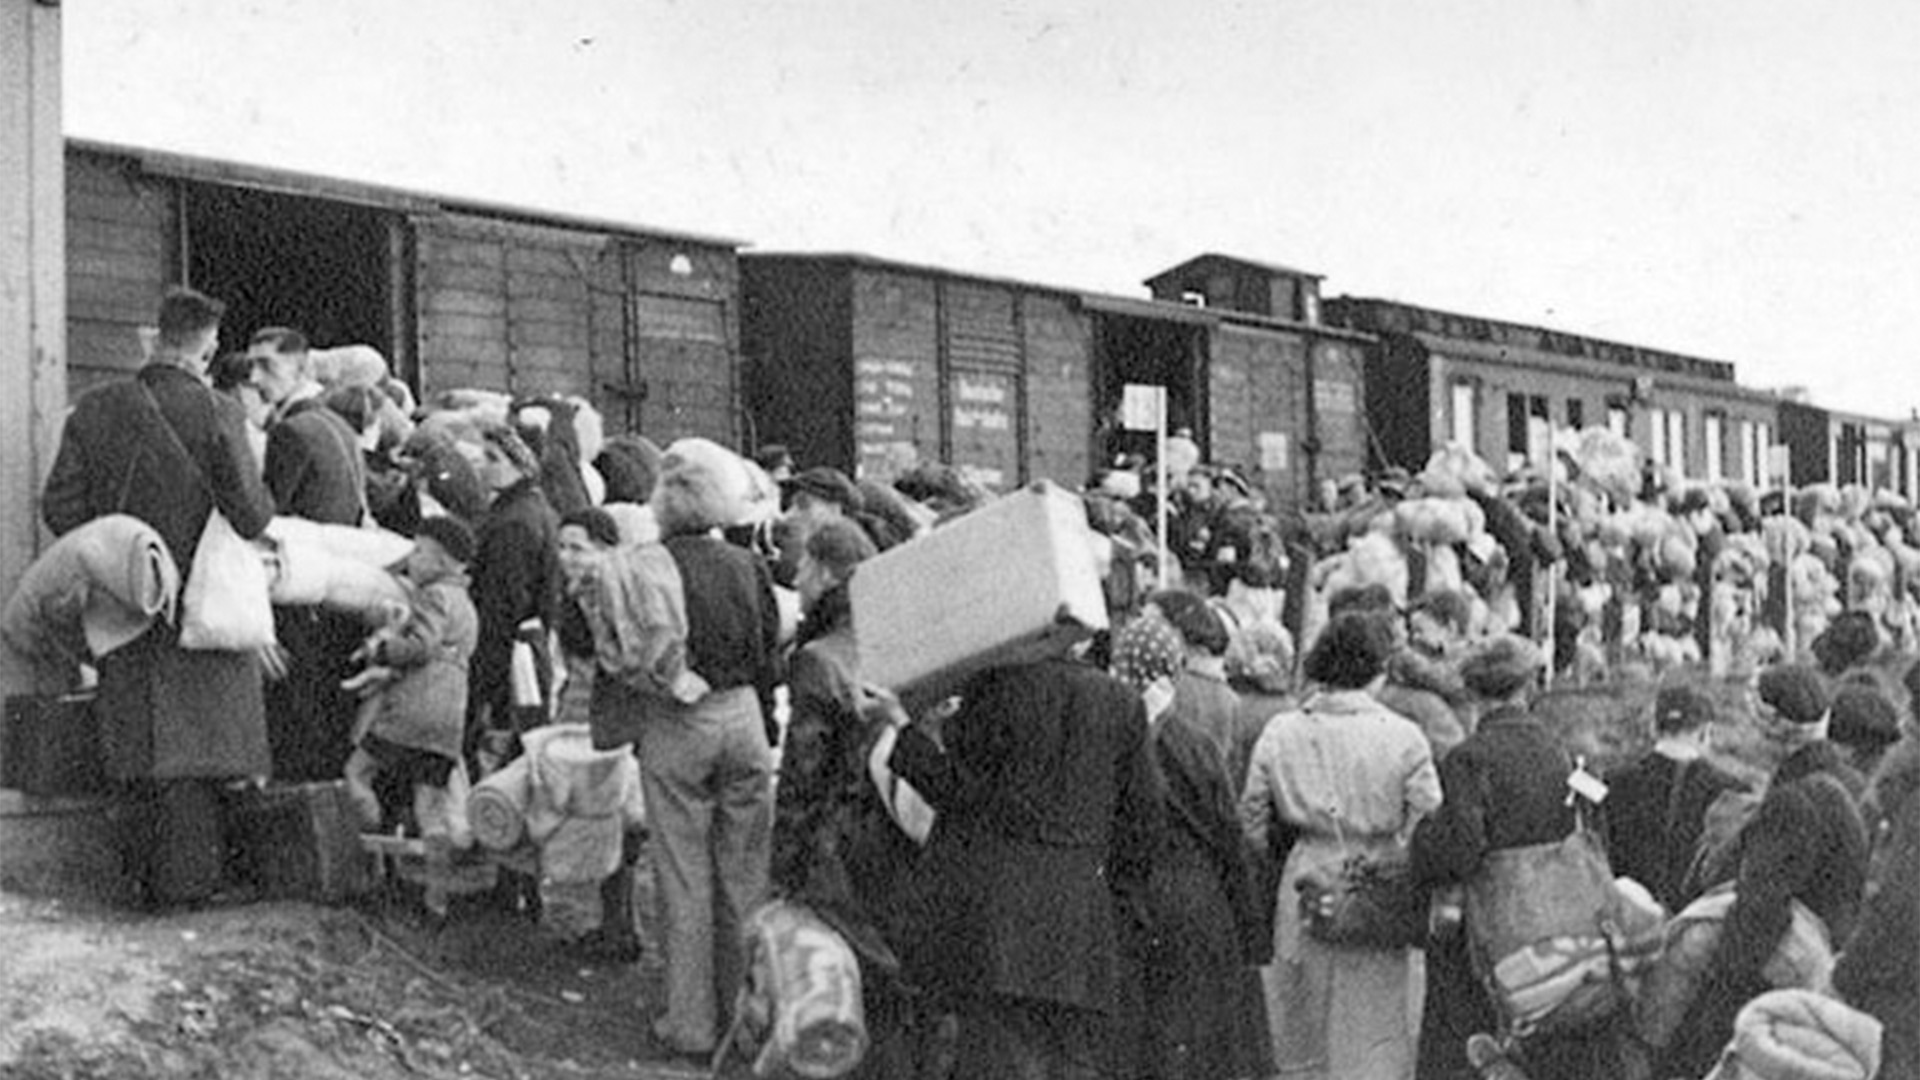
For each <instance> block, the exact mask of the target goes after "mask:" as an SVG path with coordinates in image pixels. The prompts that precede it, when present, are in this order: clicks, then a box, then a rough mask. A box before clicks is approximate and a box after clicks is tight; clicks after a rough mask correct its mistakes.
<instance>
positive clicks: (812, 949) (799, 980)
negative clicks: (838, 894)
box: [736, 900, 867, 1078]
mask: <svg viewBox="0 0 1920 1080" xmlns="http://www.w3.org/2000/svg"><path fill="white" fill-rule="evenodd" d="M746 941H747V984H746V986H745V987H744V988H743V989H742V990H741V991H740V1004H739V1007H738V1009H737V1010H736V1011H737V1013H738V1016H739V1020H738V1023H739V1024H740V1025H741V1026H742V1027H743V1028H745V1029H746V1030H747V1031H748V1032H749V1033H750V1034H751V1035H752V1036H753V1037H754V1038H755V1039H756V1040H757V1041H758V1043H759V1047H760V1049H759V1053H758V1054H757V1055H755V1058H754V1063H753V1075H755V1076H807V1077H823V1078H824V1077H835V1076H845V1075H846V1074H848V1073H849V1072H852V1071H853V1070H854V1068H855V1067H856V1066H858V1065H859V1064H860V1060H861V1059H862V1058H863V1057H865V1056H866V1052H867V1025H866V1014H865V1011H864V1009H863V1007H862V1005H861V1000H860V964H859V959H858V957H857V956H856V955H855V954H854V951H853V948H852V946H850V945H848V944H847V940H846V938H844V937H841V936H840V934H838V933H837V932H835V931H834V929H833V928H832V927H831V926H828V925H827V924H826V923H825V922H824V921H822V920H821V919H820V917H819V916H817V915H815V914H814V913H813V912H811V911H809V910H807V909H806V908H804V907H801V906H800V905H798V904H793V903H789V902H787V901H784V900H775V901H772V902H771V903H768V904H764V905H762V906H761V907H759V908H758V909H756V910H755V911H754V913H753V914H752V915H750V916H748V918H747V925H746Z"/></svg>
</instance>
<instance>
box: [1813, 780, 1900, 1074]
mask: <svg viewBox="0 0 1920 1080" xmlns="http://www.w3.org/2000/svg"><path fill="white" fill-rule="evenodd" d="M1891 818H1892V822H1893V830H1892V832H1891V833H1890V834H1889V836H1888V838H1887V841H1886V844H1887V849H1888V850H1887V857H1886V859H1885V862H1884V867H1885V876H1884V877H1883V878H1882V879H1881V881H1880V883H1879V884H1880V887H1879V889H1878V890H1877V891H1876V892H1875V893H1874V895H1873V897H1872V898H1871V899H1870V900H1868V901H1867V904H1866V908H1865V910H1864V911H1863V912H1862V913H1861V916H1860V921H1859V925H1858V926H1857V927H1856V928H1855V930H1854V933H1853V937H1852V939H1851V940H1849V941H1848V942H1847V943H1846V948H1845V950H1844V951H1843V952H1842V953H1841V954H1840V963H1839V964H1838V966H1836V967H1835V968H1834V971H1833V987H1834V989H1835V990H1837V991H1839V993H1840V996H1841V997H1842V998H1844V999H1846V1001H1847V1003H1848V1004H1850V1005H1852V1006H1854V1007H1855V1008H1858V1009H1861V1010H1863V1011H1865V1012H1868V1013H1871V1014H1872V1015H1873V1016H1874V1017H1875V1018H1877V1019H1878V1020H1879V1021H1880V1022H1881V1023H1882V1024H1884V1025H1885V1030H1884V1031H1883V1032H1882V1033H1881V1039H1880V1076H1881V1077H1882V1078H1883V1080H1920V796H1916V795H1908V796H1907V797H1906V799H1904V800H1903V801H1902V802H1901V803H1900V805H1899V806H1898V807H1896V808H1894V812H1893V814H1892V815H1891Z"/></svg>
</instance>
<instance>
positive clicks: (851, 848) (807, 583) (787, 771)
mask: <svg viewBox="0 0 1920 1080" xmlns="http://www.w3.org/2000/svg"><path fill="white" fill-rule="evenodd" d="M874 554H875V550H874V544H873V542H872V541H871V540H870V539H869V538H868V537H867V534H866V533H865V532H864V531H863V530H862V529H861V527H860V526H859V525H857V524H855V523H854V522H852V521H849V520H845V519H841V520H837V521H829V522H826V523H824V524H822V525H821V526H819V527H818V528H816V529H815V530H814V531H813V532H812V533H811V534H809V535H808V537H807V540H806V543H805V545H804V546H803V547H802V549H801V552H800V559H799V567H798V574H797V576H796V579H795V585H796V586H797V587H798V589H799V591H800V606H801V610H802V612H803V613H804V617H803V619H802V620H801V624H800V634H799V645H798V648H797V649H796V650H795V652H794V654H793V659H792V661H791V663H790V667H789V669H788V680H787V686H788V691H787V692H788V695H789V701H790V703H791V704H790V709H791V719H790V720H789V721H788V724H787V731H786V738H785V743H784V748H783V750H782V752H781V757H780V781H779V783H778V785H776V787H775V800H774V818H773V866H772V879H773V886H774V888H775V890H776V891H778V892H779V893H781V894H782V895H785V896H787V897H788V898H790V899H794V900H798V901H800V902H802V903H804V904H806V905H807V906H808V907H810V908H812V909H813V910H814V911H815V912H816V913H818V914H819V915H820V916H821V917H822V918H824V919H826V920H827V921H828V922H829V923H831V924H832V925H833V926H834V927H835V928H836V929H838V930H840V931H841V933H842V934H844V935H845V936H846V937H847V939H848V941H849V942H850V943H852V945H853V946H854V949H855V951H856V952H857V953H858V954H859V957H860V972H861V978H862V983H861V991H862V996H863V998H864V999H865V1005H866V1019H867V1029H868V1032H869V1034H870V1035H871V1036H872V1039H873V1042H872V1046H871V1049H869V1051H868V1053H867V1057H866V1059H865V1061H864V1062H863V1063H862V1064H861V1066H860V1069H859V1071H858V1072H856V1073H855V1074H853V1075H856V1076H870V1077H876V1078H878V1077H893V1076H910V1075H913V1066H912V1059H913V1048H914V1047H913V1040H912V1039H911V1038H910V1037H909V1036H910V1032H911V1027H912V1025H911V1019H912V1018H911V1016H910V1015H909V1012H908V1008H907V1000H908V999H907V996H906V994H905V993H904V990H903V987H902V986H901V984H900V981H899V969H900V961H899V958H898V953H897V952H896V947H897V943H898V942H899V940H900V936H901V935H902V934H903V933H904V932H906V931H907V929H908V927H906V926H905V925H903V923H902V920H901V918H900V902H899V901H900V895H899V894H900V889H901V886H902V883H903V879H904V874H905V872H906V871H907V870H908V869H909V868H910V867H911V866H912V863H913V860H914V859H915V857H916V856H917V855H918V853H919V849H918V847H917V846H916V845H915V844H914V842H913V841H912V840H911V839H909V838H908V837H907V834H906V833H905V832H903V831H902V830H901V829H900V827H899V826H897V825H896V824H894V821H893V819H892V818H891V817H890V816H889V815H888V812H887V807H886V805H885V804H884V803H883V802H882V800H881V798H880V792H879V789H878V788H876V787H875V785H874V782H873V779H872V777H871V776H870V775H869V774H868V768H867V759H868V757H869V756H870V755H871V754H872V752H873V747H874V743H875V741H876V740H877V739H878V737H879V735H880V733H881V731H882V730H883V728H884V725H881V724H874V723H870V722H868V721H867V720H866V719H865V718H863V717H862V716H861V714H860V693H859V688H860V682H859V673H858V666H857V665H858V650H857V646H856V645H855V642H854V636H853V605H852V601H851V600H850V599H849V598H848V592H847V586H848V582H849V581H850V580H851V579H852V577H853V575H854V572H855V570H856V569H857V568H858V567H859V565H860V563H862V562H864V561H866V560H867V559H869V558H872V557H873V555H874Z"/></svg>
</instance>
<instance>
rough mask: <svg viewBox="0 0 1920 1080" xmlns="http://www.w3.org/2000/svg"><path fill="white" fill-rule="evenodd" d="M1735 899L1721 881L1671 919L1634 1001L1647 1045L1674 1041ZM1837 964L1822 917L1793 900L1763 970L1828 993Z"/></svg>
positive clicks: (1772, 978)
mask: <svg viewBox="0 0 1920 1080" xmlns="http://www.w3.org/2000/svg"><path fill="white" fill-rule="evenodd" d="M1728 805H1729V806H1731V805H1733V804H1732V803H1731V802H1729V804H1728ZM1733 901H1734V891H1733V887H1732V885H1731V884H1722V885H1720V886H1718V887H1716V888H1713V889H1711V890H1709V891H1708V892H1707V893H1706V894H1705V895H1703V896H1701V897H1700V898H1699V899H1697V900H1695V901H1694V902H1693V903H1691V904H1688V905H1687V906H1686V908H1685V909H1684V910H1682V911H1681V912H1680V913H1679V914H1678V915H1675V916H1674V917H1673V919H1672V920H1671V921H1670V922H1668V924H1667V928H1666V949H1665V951H1664V953H1663V954H1662V956H1661V959H1660V963H1658V964H1656V965H1654V967H1653V968H1652V970H1650V971H1648V972H1647V975H1646V978H1645V980H1644V981H1643V982H1642V983H1641V986H1640V992H1639V995H1638V997H1637V999H1636V1001H1635V1002H1634V1024H1635V1027H1636V1028H1637V1029H1638V1030H1639V1032H1640V1037H1641V1039H1642V1040H1644V1041H1645V1042H1646V1043H1647V1045H1649V1046H1652V1047H1656V1048H1658V1047H1664V1046H1666V1045H1667V1044H1668V1043H1670V1042H1671V1041H1672V1040H1673V1037H1674V1035H1675V1034H1676V1032H1677V1028H1678V1027H1679V1024H1680V1020H1681V1018H1682V1017H1683V1016H1684V1015H1685V1014H1686V1011H1687V1007H1688V1006H1689V1005H1691V1004H1692V1003H1693V999H1694V996H1695V995H1696V994H1698V993H1699V990H1700V980H1701V979H1702V978H1704V977H1705V976H1706V972H1707V965H1708V964H1709V963H1711V962H1712V960H1713V954H1714V950H1715V949H1716V948H1718V947H1719V944H1720V935H1721V933H1722V932H1723V931H1724V930H1725V927H1726V919H1727V913H1728V912H1730V911H1732V910H1733ZM1833 964H1834V956H1833V949H1832V947H1831V946H1830V945H1829V944H1828V943H1827V928H1826V927H1825V926H1824V925H1823V924H1822V923H1821V922H1820V917H1819V916H1818V915H1815V914H1814V913H1813V911H1812V910H1811V909H1810V908H1808V907H1807V906H1806V905H1805V904H1803V903H1801V902H1800V901H1798V900H1794V901H1791V921H1790V922H1789V924H1788V926H1787V932H1786V933H1785V934H1783V935H1781V938H1780V944H1779V946H1778V947H1777V948H1776V949H1775V950H1774V953H1773V955H1772V956H1771V957H1770V958H1768V960H1767V963H1766V966H1765V967H1763V968H1762V969H1761V974H1762V975H1763V976H1765V977H1766V980H1767V982H1768V983H1770V984H1771V985H1773V986H1775V987H1781V988H1797V989H1805V990H1813V991H1816V992H1820V993H1824V992H1826V991H1827V989H1828V988H1829V987H1830V986H1831V985H1832V982H1833Z"/></svg>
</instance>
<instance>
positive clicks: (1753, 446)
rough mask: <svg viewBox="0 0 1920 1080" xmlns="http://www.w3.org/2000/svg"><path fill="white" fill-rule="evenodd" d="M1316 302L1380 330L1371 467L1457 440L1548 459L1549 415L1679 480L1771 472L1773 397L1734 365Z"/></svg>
mask: <svg viewBox="0 0 1920 1080" xmlns="http://www.w3.org/2000/svg"><path fill="white" fill-rule="evenodd" d="M1323 307H1324V309H1325V312H1326V318H1327V320H1328V321H1329V322H1333V323H1336V324H1338V325H1341V326H1346V327H1351V328H1353V329H1358V330H1365V331H1367V332H1369V333H1371V334H1374V335H1376V336H1377V338H1378V345H1377V346H1376V347H1375V348H1374V349H1373V350H1372V351H1371V353H1370V354H1369V356H1368V359H1367V388H1368V398H1367V414H1368V416H1369V417H1370V418H1371V421H1372V425H1373V431H1372V436H1371V437H1372V443H1373V447H1374V452H1375V455H1376V456H1375V461H1376V462H1377V463H1379V464H1383V465H1398V466H1402V467H1405V468H1408V469H1413V470H1418V469H1419V468H1420V467H1421V465H1422V464H1423V463H1424V462H1425V460H1426V459H1427V456H1428V455H1429V454H1431V453H1432V452H1433V450H1434V449H1435V448H1437V447H1441V446H1445V445H1448V444H1460V445H1465V446H1468V447H1470V448H1471V449H1473V450H1474V451H1475V452H1476V453H1477V454H1479V455H1480V457H1482V458H1483V459H1485V460H1486V461H1487V462H1488V463H1490V464H1492V465H1493V466H1494V467H1495V468H1497V469H1507V468H1512V467H1515V466H1518V465H1521V464H1524V463H1528V462H1533V463H1538V462H1540V461H1541V460H1543V455H1544V453H1545V438H1546V432H1547V428H1548V425H1549V424H1551V425H1553V426H1555V427H1560V428H1567V427H1571V428H1576V429H1577V428H1586V427H1595V426H1605V427H1609V428H1612V429H1613V430H1615V431H1617V432H1619V433H1620V434H1622V435H1625V436H1627V437H1629V438H1631V439H1633V441H1634V442H1635V443H1636V444H1637V445H1639V446H1640V447H1641V448H1642V449H1643V450H1645V451H1646V453H1647V454H1648V456H1649V458H1650V459H1651V460H1653V461H1654V462H1655V463H1657V464H1660V465H1663V466H1667V467H1670V468H1671V469H1674V470H1677V471H1678V472H1679V473H1680V474H1681V475H1683V476H1685V477H1688V478H1693V479H1706V480H1737V481H1742V482H1746V483H1751V484H1755V485H1761V484H1764V483H1765V482H1766V479H1767V477H1766V463H1767V451H1768V448H1769V447H1770V446H1772V445H1773V444H1774V443H1775V442H1777V441H1778V436H1779V434H1780V430H1779V428H1778V427H1777V426H1776V425H1777V423H1778V420H1777V410H1778V407H1779V402H1778V399H1777V398H1776V396H1775V395H1773V394H1772V393H1770V392H1767V391H1759V390H1752V389H1749V388H1746V387H1743V386H1740V385H1739V384H1738V383H1736V382H1734V378H1733V365H1732V364H1728V363H1723V362H1720V361H1713V360H1702V359H1698V358H1695V357H1690V356H1681V355H1678V354H1675V353H1668V352H1661V351H1658V350H1654V349H1646V348H1641V347H1639V346H1634V345H1624V344H1620V343H1617V342H1611V341H1601V340H1598V339H1594V338H1588V337H1581V336H1579V335H1575V334H1568V333H1563V332H1560V331H1555V330H1546V329H1541V328H1539V327H1533V326H1525V325H1521V324H1516V323H1508V322H1500V321H1497V320H1493V319H1484V318H1479V317H1476V316H1472V315H1461V314H1456V313H1452V312H1443V311H1434V310H1431V309H1427V308H1421V307H1415V306H1413V305H1411V304H1402V303H1398V302H1394V301H1387V300H1374V299H1367V298H1361V297H1347V296H1343V297H1334V298H1330V299H1328V300H1326V301H1325V302H1324V303H1323Z"/></svg>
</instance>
